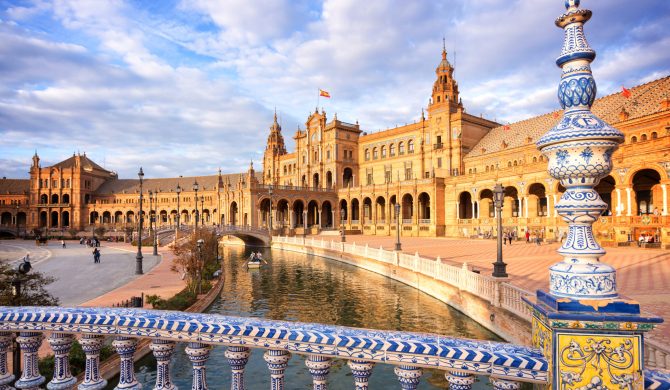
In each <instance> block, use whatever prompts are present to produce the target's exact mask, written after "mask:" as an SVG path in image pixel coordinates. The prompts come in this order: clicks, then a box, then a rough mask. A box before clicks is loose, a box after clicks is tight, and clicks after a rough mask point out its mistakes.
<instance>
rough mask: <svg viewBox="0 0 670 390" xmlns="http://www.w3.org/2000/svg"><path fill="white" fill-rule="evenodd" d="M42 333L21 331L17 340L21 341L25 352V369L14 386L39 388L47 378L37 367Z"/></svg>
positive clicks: (30, 388) (29, 389)
mask: <svg viewBox="0 0 670 390" xmlns="http://www.w3.org/2000/svg"><path fill="white" fill-rule="evenodd" d="M43 338H44V336H42V334H41V333H37V332H21V333H19V337H17V338H16V342H17V343H19V346H20V348H21V353H22V354H23V371H21V378H19V380H17V381H16V383H14V387H16V388H17V389H24V390H33V389H34V390H37V389H39V386H40V385H41V384H42V383H44V381H45V380H46V379H44V377H43V376H42V375H40V371H39V368H38V367H37V351H38V350H39V349H40V345H42V339H43Z"/></svg>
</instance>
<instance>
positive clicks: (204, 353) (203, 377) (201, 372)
mask: <svg viewBox="0 0 670 390" xmlns="http://www.w3.org/2000/svg"><path fill="white" fill-rule="evenodd" d="M186 354H187V355H188V359H189V360H190V361H191V363H192V364H193V382H192V384H191V390H207V371H206V368H205V362H207V359H209V345H207V344H203V343H188V347H186Z"/></svg>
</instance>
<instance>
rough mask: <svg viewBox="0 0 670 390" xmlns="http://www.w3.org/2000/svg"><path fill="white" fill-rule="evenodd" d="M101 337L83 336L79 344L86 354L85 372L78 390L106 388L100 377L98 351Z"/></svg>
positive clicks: (100, 346)
mask: <svg viewBox="0 0 670 390" xmlns="http://www.w3.org/2000/svg"><path fill="white" fill-rule="evenodd" d="M103 340H104V338H103V336H98V335H92V334H85V335H83V336H82V337H81V340H80V341H79V343H80V344H81V349H82V350H84V353H85V354H86V372H85V373H84V381H83V382H82V383H81V384H79V386H78V388H79V390H100V389H104V388H105V387H106V386H107V381H106V380H104V379H102V378H101V377H100V350H101V349H102V342H103Z"/></svg>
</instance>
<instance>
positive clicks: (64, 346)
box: [47, 333, 77, 390]
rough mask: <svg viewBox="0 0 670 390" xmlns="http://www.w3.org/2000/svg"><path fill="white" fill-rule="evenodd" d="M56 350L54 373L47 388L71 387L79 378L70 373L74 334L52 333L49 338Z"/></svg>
mask: <svg viewBox="0 0 670 390" xmlns="http://www.w3.org/2000/svg"><path fill="white" fill-rule="evenodd" d="M47 341H48V342H49V345H50V346H51V349H52V350H53V351H54V375H53V379H51V381H50V382H49V383H47V389H49V390H60V389H70V388H72V387H73V386H74V384H75V383H77V378H75V377H73V376H72V374H71V373H70V360H69V355H70V349H72V342H73V341H74V336H72V335H71V334H66V333H52V334H51V337H49V339H48V340H47Z"/></svg>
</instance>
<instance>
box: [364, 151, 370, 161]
mask: <svg viewBox="0 0 670 390" xmlns="http://www.w3.org/2000/svg"><path fill="white" fill-rule="evenodd" d="M368 160H370V149H365V161H368Z"/></svg>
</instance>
